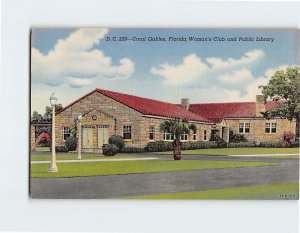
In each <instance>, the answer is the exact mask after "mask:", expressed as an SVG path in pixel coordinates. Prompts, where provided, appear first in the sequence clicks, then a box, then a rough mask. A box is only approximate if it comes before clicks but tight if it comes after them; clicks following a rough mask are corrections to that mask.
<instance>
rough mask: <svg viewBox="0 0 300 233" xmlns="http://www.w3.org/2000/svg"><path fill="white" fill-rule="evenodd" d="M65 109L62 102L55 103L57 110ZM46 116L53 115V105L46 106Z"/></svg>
mask: <svg viewBox="0 0 300 233" xmlns="http://www.w3.org/2000/svg"><path fill="white" fill-rule="evenodd" d="M62 109H63V106H62V105H61V104H56V105H55V112H58V111H60V110H62ZM44 115H45V116H52V107H51V106H46V108H45V114H44Z"/></svg>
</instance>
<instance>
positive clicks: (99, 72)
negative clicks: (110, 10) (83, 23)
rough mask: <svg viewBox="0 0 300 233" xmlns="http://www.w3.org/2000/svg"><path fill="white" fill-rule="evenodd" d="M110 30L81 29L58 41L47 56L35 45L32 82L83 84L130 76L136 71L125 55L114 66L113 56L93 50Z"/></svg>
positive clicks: (77, 85)
mask: <svg viewBox="0 0 300 233" xmlns="http://www.w3.org/2000/svg"><path fill="white" fill-rule="evenodd" d="M107 33H108V30H107V29H105V28H104V29H98V28H82V29H78V30H76V31H75V32H73V33H71V34H70V35H69V36H68V37H67V38H65V39H61V40H59V41H58V42H57V43H56V45H55V46H54V48H53V49H52V50H51V51H49V52H48V54H47V55H44V54H42V53H41V52H40V51H38V50H37V49H36V48H32V51H31V59H32V63H31V67H32V81H33V83H44V84H47V85H50V86H57V85H59V84H64V83H66V84H69V85H70V86H71V87H80V86H82V85H88V84H91V83H92V79H95V78H115V79H118V78H119V79H126V78H129V77H130V76H131V75H132V74H133V73H134V63H133V61H131V60H130V59H129V58H122V59H120V60H119V61H118V64H116V65H114V64H113V62H112V58H111V57H109V56H106V55H105V54H104V53H103V52H102V51H101V50H98V49H93V47H94V46H95V45H97V44H99V42H100V40H101V39H103V38H104V36H105V35H106V34H107ZM79 79H82V81H80V80H79ZM88 79H89V81H88Z"/></svg>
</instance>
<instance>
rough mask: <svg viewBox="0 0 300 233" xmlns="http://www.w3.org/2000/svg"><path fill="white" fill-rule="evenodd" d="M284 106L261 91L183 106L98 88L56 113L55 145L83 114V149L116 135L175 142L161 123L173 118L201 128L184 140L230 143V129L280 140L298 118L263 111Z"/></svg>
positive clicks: (138, 141)
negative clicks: (248, 97) (214, 138)
mask: <svg viewBox="0 0 300 233" xmlns="http://www.w3.org/2000/svg"><path fill="white" fill-rule="evenodd" d="M282 104H284V102H279V101H268V102H266V103H265V101H264V97H263V96H261V95H259V96H257V97H256V102H239V103H209V104H190V101H189V99H182V100H181V105H176V104H171V103H166V102H162V101H157V100H153V99H147V98H142V97H138V96H133V95H127V94H122V93H118V92H113V91H108V90H102V89H98V88H97V89H95V90H93V91H91V92H90V93H88V94H86V95H84V96H82V97H81V98H79V99H78V100H76V101H74V102H72V103H71V104H69V105H67V106H66V107H64V108H63V109H62V110H61V111H60V112H58V113H57V114H56V123H55V130H56V144H57V145H64V143H65V140H66V138H67V137H69V136H70V134H71V127H72V125H73V124H74V120H76V118H77V116H78V113H81V114H82V115H83V117H82V129H81V130H82V131H81V132H82V134H81V135H82V149H83V151H98V150H101V148H102V146H103V144H106V143H107V142H108V138H109V137H110V136H111V135H121V136H123V138H124V141H125V145H126V146H133V147H145V146H146V145H147V144H148V143H149V142H151V141H160V140H164V141H172V140H173V135H172V134H170V133H168V132H164V133H163V132H160V130H159V127H160V124H161V123H162V122H164V121H165V120H168V119H174V118H181V119H188V120H189V121H190V122H191V123H193V124H195V125H196V127H197V131H196V132H191V133H190V134H183V135H181V141H208V140H209V139H210V137H211V133H214V132H216V131H218V133H219V135H220V137H221V138H223V139H224V140H225V141H228V139H229V131H233V132H234V133H239V134H243V135H244V136H245V137H246V138H247V139H248V140H249V141H253V142H255V143H259V142H262V141H274V140H280V139H282V135H283V132H284V131H292V132H295V129H296V123H295V121H289V120H287V119H281V118H275V119H271V120H267V119H265V118H263V116H262V115H261V112H264V111H268V110H270V109H273V108H276V107H279V106H281V105H282ZM31 131H34V129H31ZM32 137H33V136H32ZM31 141H34V139H32V140H31ZM32 148H34V147H33V146H32Z"/></svg>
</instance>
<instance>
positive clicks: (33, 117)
mask: <svg viewBox="0 0 300 233" xmlns="http://www.w3.org/2000/svg"><path fill="white" fill-rule="evenodd" d="M39 117H42V115H41V114H39V113H38V112H37V111H33V113H32V117H31V119H32V120H37V119H38V118H39Z"/></svg>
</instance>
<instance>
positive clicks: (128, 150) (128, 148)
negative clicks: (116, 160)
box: [120, 146, 146, 153]
mask: <svg viewBox="0 0 300 233" xmlns="http://www.w3.org/2000/svg"><path fill="white" fill-rule="evenodd" d="M145 151H146V149H145V148H139V147H133V146H125V147H124V148H123V149H122V150H121V151H120V152H121V153H142V152H145Z"/></svg>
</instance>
